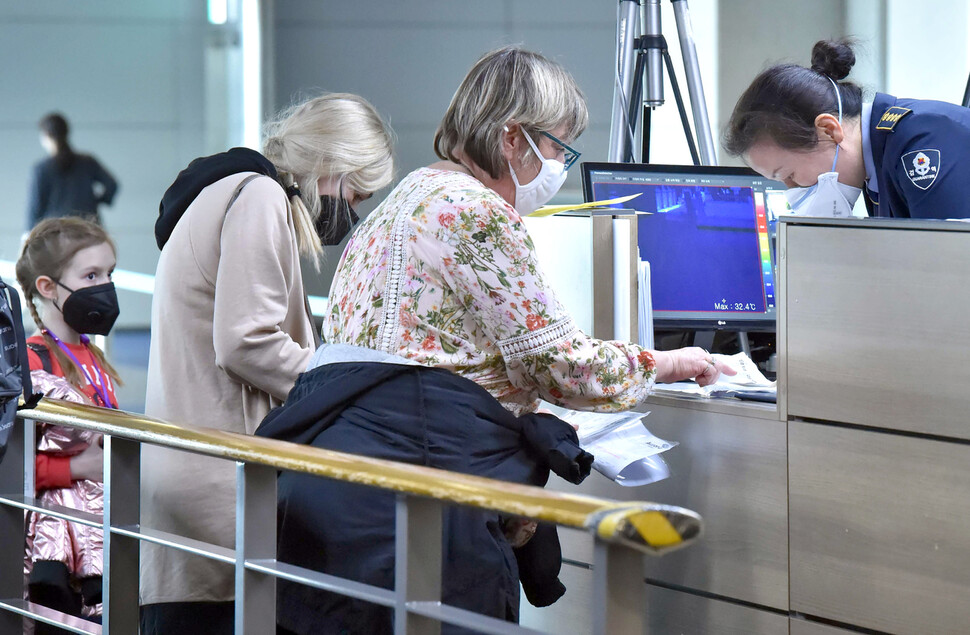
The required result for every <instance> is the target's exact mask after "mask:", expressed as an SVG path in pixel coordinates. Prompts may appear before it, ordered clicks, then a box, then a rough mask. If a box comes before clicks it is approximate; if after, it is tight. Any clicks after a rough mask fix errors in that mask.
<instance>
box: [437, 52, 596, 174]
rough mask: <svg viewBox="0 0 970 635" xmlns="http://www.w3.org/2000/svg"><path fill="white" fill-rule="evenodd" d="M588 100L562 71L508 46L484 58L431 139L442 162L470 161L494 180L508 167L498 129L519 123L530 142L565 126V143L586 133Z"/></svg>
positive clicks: (551, 63) (543, 59)
mask: <svg viewBox="0 0 970 635" xmlns="http://www.w3.org/2000/svg"><path fill="white" fill-rule="evenodd" d="M588 122H589V113H588V111H587V109H586V98H585V97H584V96H583V93H582V91H581V90H580V89H579V86H577V85H576V81H575V80H574V79H573V77H572V75H570V74H569V73H568V72H566V70H565V69H564V68H563V67H562V66H560V65H559V64H557V63H556V62H553V61H551V60H549V59H547V58H545V57H543V56H542V55H540V54H538V53H533V52H531V51H526V50H523V49H520V48H517V47H513V46H508V47H505V48H501V49H498V50H495V51H492V52H490V53H486V54H485V55H483V56H482V57H481V58H480V59H479V60H478V61H477V62H475V65H474V66H472V68H471V70H470V71H468V75H466V76H465V79H464V80H463V81H462V83H461V86H459V87H458V90H457V91H455V95H454V96H453V97H452V98H451V104H450V105H449V106H448V110H447V112H445V116H444V117H443V118H442V120H441V123H440V124H438V130H437V131H436V132H435V136H434V151H435V154H437V155H438V156H439V157H440V158H442V159H447V160H450V161H454V162H456V163H459V162H460V158H461V156H465V157H468V158H469V159H471V160H472V161H474V162H475V164H476V165H477V166H478V167H480V168H482V169H483V170H485V171H486V172H487V173H488V174H489V176H491V177H492V178H493V179H497V178H499V177H500V176H501V175H502V173H503V172H504V171H506V170H507V169H508V168H507V166H506V161H505V157H504V156H503V154H502V145H501V138H502V128H503V126H506V125H507V124H509V123H517V124H519V125H520V126H522V127H523V128H524V129H525V131H526V132H529V133H532V134H533V137H534V135H535V134H536V133H539V132H552V131H553V130H555V129H556V128H559V127H561V126H565V128H566V130H565V132H563V133H562V134H563V137H564V139H563V140H564V141H566V142H572V141H573V140H574V139H576V137H578V136H579V135H580V134H582V132H583V131H584V130H585V129H586V125H587V123H588Z"/></svg>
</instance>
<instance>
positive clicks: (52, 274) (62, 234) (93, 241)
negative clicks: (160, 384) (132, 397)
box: [16, 216, 122, 386]
mask: <svg viewBox="0 0 970 635" xmlns="http://www.w3.org/2000/svg"><path fill="white" fill-rule="evenodd" d="M102 243H108V244H109V245H110V246H111V251H113V252H115V253H116V254H117V252H118V250H117V249H116V248H115V244H114V241H112V240H111V237H110V236H108V232H106V231H105V230H104V228H102V227H101V226H100V225H98V224H97V223H93V222H91V221H89V220H85V219H83V218H79V217H74V216H65V217H62V218H48V219H46V220H43V221H41V222H40V223H38V224H37V226H36V227H34V228H33V229H32V230H31V231H30V234H29V235H28V236H27V240H26V241H25V242H24V247H23V250H22V251H21V252H20V258H19V259H18V260H17V266H16V272H17V283H18V284H19V285H20V288H21V289H22V290H23V292H24V299H25V300H26V302H25V304H26V305H27V310H28V311H30V316H31V317H32V318H34V324H36V325H37V328H38V329H40V330H41V331H42V332H43V335H44V344H45V345H46V346H47V349H48V350H49V351H50V352H51V355H53V357H54V359H56V360H57V363H58V365H59V366H60V367H61V370H62V371H63V373H64V378H65V379H67V381H69V382H70V383H72V384H74V385H75V386H83V385H84V382H85V379H84V376H83V373H82V371H81V369H80V368H78V367H77V364H75V363H74V361H73V360H72V359H70V358H69V357H68V356H67V355H65V354H64V353H63V351H61V348H60V347H59V346H58V345H57V343H56V342H55V341H54V339H53V338H52V337H51V336H50V335H48V334H47V332H46V329H47V327H45V326H44V321H43V320H42V319H41V317H40V313H38V311H37V305H36V304H35V303H34V300H35V299H37V296H38V295H39V293H38V292H37V284H36V283H37V278H39V277H40V276H47V277H49V278H52V279H53V280H59V279H60V277H61V274H63V273H64V269H66V268H67V265H69V264H70V262H71V259H72V258H74V256H75V255H76V254H77V252H79V251H81V250H82V249H87V248H88V247H94V246H95V245H100V244H102ZM88 348H89V350H90V351H91V354H92V355H94V358H95V359H96V360H97V362H98V365H99V366H101V368H102V369H104V372H105V373H107V375H108V376H109V377H111V379H112V380H113V381H114V382H115V383H116V384H119V385H121V384H122V381H121V378H120V377H119V376H118V371H116V370H115V369H114V367H113V366H112V365H111V364H110V363H108V360H107V359H106V358H105V356H104V352H103V351H102V350H101V349H100V348H98V347H97V346H95V345H94V344H93V343H89V344H88Z"/></svg>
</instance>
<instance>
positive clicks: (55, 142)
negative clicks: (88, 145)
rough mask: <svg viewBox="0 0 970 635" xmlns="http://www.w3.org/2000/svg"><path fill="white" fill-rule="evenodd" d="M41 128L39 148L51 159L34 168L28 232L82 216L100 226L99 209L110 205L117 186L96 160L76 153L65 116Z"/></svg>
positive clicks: (43, 122)
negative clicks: (47, 222)
mask: <svg viewBox="0 0 970 635" xmlns="http://www.w3.org/2000/svg"><path fill="white" fill-rule="evenodd" d="M39 125H40V145H41V146H43V148H44V150H45V151H46V152H47V155H48V157H47V158H46V159H44V160H43V161H41V162H39V163H38V164H37V165H35V166H34V171H33V174H32V176H31V183H30V192H29V202H28V204H27V228H26V230H27V231H30V230H31V229H32V228H33V227H34V226H35V225H36V224H37V223H39V222H40V221H42V220H43V219H45V218H55V217H58V216H81V217H83V218H87V219H89V220H93V221H95V222H97V223H99V224H100V223H101V216H100V214H99V213H98V207H99V206H100V205H101V204H102V203H104V204H105V205H111V202H112V201H113V200H114V197H115V194H117V192H118V182H117V181H116V180H115V178H114V177H113V176H112V175H111V173H110V172H108V171H107V170H106V169H105V168H104V166H102V165H101V163H100V162H98V160H97V159H95V158H94V157H93V156H91V155H89V154H82V153H80V152H75V151H74V149H73V148H72V147H71V144H70V143H69V142H68V135H69V134H70V126H69V125H68V123H67V119H65V118H64V115H61V114H59V113H56V112H55V113H50V114H48V115H45V116H44V118H43V119H41V120H40V124H39Z"/></svg>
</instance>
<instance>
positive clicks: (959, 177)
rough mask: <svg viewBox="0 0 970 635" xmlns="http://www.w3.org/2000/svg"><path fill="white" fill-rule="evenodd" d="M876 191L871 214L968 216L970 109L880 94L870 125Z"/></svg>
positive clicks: (870, 196)
mask: <svg viewBox="0 0 970 635" xmlns="http://www.w3.org/2000/svg"><path fill="white" fill-rule="evenodd" d="M869 135H870V136H869V138H870V142H871V145H872V158H873V162H874V163H875V168H876V174H877V177H878V181H879V182H878V188H879V192H878V194H875V193H872V192H869V191H868V189H867V191H866V194H867V196H866V206H867V207H868V209H869V215H870V216H883V217H890V216H891V217H895V218H967V217H970V108H964V107H963V106H958V105H956V104H950V103H946V102H941V101H931V100H924V99H902V98H897V97H893V96H892V95H886V94H884V93H876V97H875V99H874V100H873V102H872V119H871V121H870V126H869Z"/></svg>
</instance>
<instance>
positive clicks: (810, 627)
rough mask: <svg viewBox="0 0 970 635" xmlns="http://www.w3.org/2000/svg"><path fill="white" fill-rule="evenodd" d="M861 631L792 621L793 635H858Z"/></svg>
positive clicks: (804, 621)
mask: <svg viewBox="0 0 970 635" xmlns="http://www.w3.org/2000/svg"><path fill="white" fill-rule="evenodd" d="M858 633H859V631H848V630H846V629H844V628H838V627H837V626H829V625H828V624H819V623H818V622H809V621H807V620H802V619H795V618H792V619H791V631H790V634H791V635H858Z"/></svg>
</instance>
